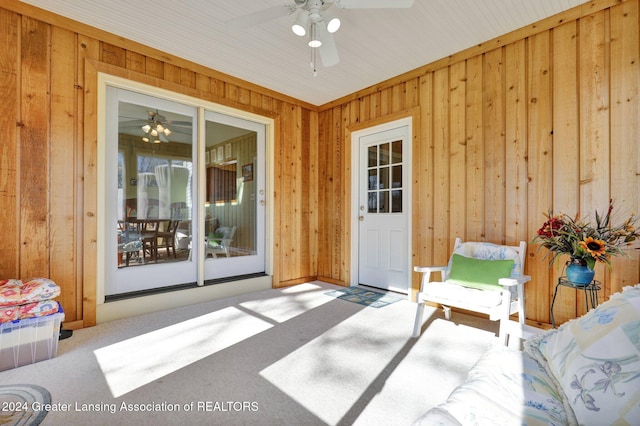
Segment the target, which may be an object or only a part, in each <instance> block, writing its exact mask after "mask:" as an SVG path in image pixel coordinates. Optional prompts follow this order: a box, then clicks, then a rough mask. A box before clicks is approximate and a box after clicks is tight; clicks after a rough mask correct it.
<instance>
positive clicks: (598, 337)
mask: <svg viewBox="0 0 640 426" xmlns="http://www.w3.org/2000/svg"><path fill="white" fill-rule="evenodd" d="M528 346H529V347H528V348H527V350H528V351H530V350H532V349H533V350H538V351H539V353H540V355H541V357H542V359H543V361H546V368H547V370H548V371H549V372H550V373H551V374H552V375H553V376H554V378H555V379H556V381H557V382H558V383H559V384H560V386H561V387H562V390H563V391H564V393H565V395H566V396H567V403H568V404H569V405H570V406H571V408H572V410H573V412H574V414H575V417H576V419H577V421H578V423H579V424H593V425H599V424H602V425H604V424H606V425H610V424H637V421H638V419H640V284H639V285H636V286H634V287H625V288H624V289H623V291H622V292H621V293H616V294H614V295H613V296H611V298H610V300H609V301H607V302H605V303H603V304H602V305H600V306H598V307H597V308H596V309H594V310H592V311H590V312H588V313H587V314H586V315H584V316H582V317H581V318H578V319H576V320H572V321H569V322H567V323H565V324H563V325H562V326H561V327H560V328H559V329H557V330H551V331H549V332H547V333H544V334H542V335H541V336H540V337H539V338H537V339H533V340H532V341H530V342H528ZM531 346H533V347H531ZM539 359H540V358H539Z"/></svg>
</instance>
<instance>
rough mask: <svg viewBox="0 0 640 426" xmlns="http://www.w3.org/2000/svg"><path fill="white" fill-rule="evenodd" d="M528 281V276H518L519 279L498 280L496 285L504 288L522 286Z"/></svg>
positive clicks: (529, 279)
mask: <svg viewBox="0 0 640 426" xmlns="http://www.w3.org/2000/svg"><path fill="white" fill-rule="evenodd" d="M529 281H531V277H530V276H529V275H520V276H519V277H513V278H500V279H499V280H498V284H500V285H501V286H505V287H513V286H514V285H522V284H524V283H526V282H529Z"/></svg>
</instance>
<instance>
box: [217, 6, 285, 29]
mask: <svg viewBox="0 0 640 426" xmlns="http://www.w3.org/2000/svg"><path fill="white" fill-rule="evenodd" d="M296 9H297V8H296V5H295V4H282V5H280V6H274V7H269V8H267V9H263V10H260V11H258V12H254V13H250V14H248V15H244V16H238V17H237V18H233V19H230V20H228V21H227V22H226V23H225V24H226V25H227V27H228V28H230V29H231V30H243V29H246V28H249V27H253V26H256V25H260V24H262V23H264V22H267V21H271V20H272V19H277V18H280V17H283V16H287V15H291V14H292V13H293V12H295V11H296Z"/></svg>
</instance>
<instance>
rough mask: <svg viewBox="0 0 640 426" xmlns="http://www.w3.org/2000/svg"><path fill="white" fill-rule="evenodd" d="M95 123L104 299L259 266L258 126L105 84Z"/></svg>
mask: <svg viewBox="0 0 640 426" xmlns="http://www.w3.org/2000/svg"><path fill="white" fill-rule="evenodd" d="M202 118H203V119H204V120H203V124H202V125H200V124H199V119H202ZM105 127H106V128H105V136H106V138H105V147H104V229H105V231H104V241H105V244H104V253H105V254H104V265H105V266H104V269H105V284H104V296H105V298H106V299H107V300H108V299H109V297H110V296H116V295H122V294H126V293H136V292H140V291H149V290H154V289H159V288H163V287H170V286H175V285H182V284H192V283H198V284H202V283H206V282H207V281H209V280H216V279H221V278H228V277H234V276H242V275H247V274H254V273H260V272H264V271H265V257H266V256H265V234H266V232H265V217H266V211H265V204H266V203H265V199H266V197H265V190H266V188H265V176H266V174H265V164H266V160H265V155H266V154H265V153H266V134H265V133H266V126H265V125H264V124H262V123H258V122H253V121H250V120H245V119H241V118H238V117H234V116H230V115H228V114H221V113H217V112H213V111H210V110H206V109H205V108H204V107H200V106H194V105H192V104H187V103H181V102H177V101H173V100H168V99H164V98H161V97H156V96H150V95H148V94H142V93H138V92H135V91H132V90H127V89H123V88H120V87H112V86H109V85H107V87H106V119H105Z"/></svg>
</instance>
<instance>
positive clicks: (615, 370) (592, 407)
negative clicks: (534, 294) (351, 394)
mask: <svg viewBox="0 0 640 426" xmlns="http://www.w3.org/2000/svg"><path fill="white" fill-rule="evenodd" d="M638 419H640V284H638V285H636V286H633V287H625V288H624V289H623V291H622V292H621V293H617V294H615V295H613V296H611V298H610V300H609V301H607V302H606V303H603V304H601V305H600V306H598V307H597V308H596V309H594V310H592V311H590V312H588V313H587V314H586V315H584V316H583V317H581V318H579V319H576V320H572V321H569V322H567V323H565V324H563V325H562V326H561V327H560V328H558V329H554V330H549V331H547V332H544V333H541V334H538V335H536V336H534V337H532V338H530V339H529V340H527V341H526V342H525V350H524V352H520V351H514V350H511V349H509V348H506V347H504V346H498V345H496V346H495V347H493V348H491V349H490V350H489V351H487V352H486V353H485V354H484V355H483V356H482V357H481V358H480V360H479V361H478V363H477V364H476V365H475V366H474V367H473V368H472V369H471V371H470V372H469V374H468V376H467V380H466V381H465V382H464V383H463V384H462V385H460V386H459V387H458V388H456V389H455V390H454V391H453V393H452V394H451V395H450V396H449V398H448V399H447V401H445V402H444V403H442V404H440V405H439V406H437V407H434V408H432V409H431V410H429V411H428V412H427V413H425V414H424V415H423V416H421V417H420V418H419V419H418V420H417V421H416V423H415V424H417V425H430V426H431V425H496V424H500V425H502V424H504V425H507V424H508V425H511V424H514V425H515V424H526V425H577V424H580V425H610V424H621V425H622V424H626V425H631V424H638Z"/></svg>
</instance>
